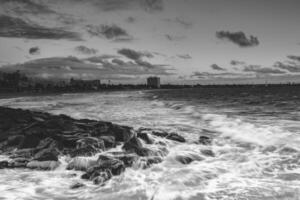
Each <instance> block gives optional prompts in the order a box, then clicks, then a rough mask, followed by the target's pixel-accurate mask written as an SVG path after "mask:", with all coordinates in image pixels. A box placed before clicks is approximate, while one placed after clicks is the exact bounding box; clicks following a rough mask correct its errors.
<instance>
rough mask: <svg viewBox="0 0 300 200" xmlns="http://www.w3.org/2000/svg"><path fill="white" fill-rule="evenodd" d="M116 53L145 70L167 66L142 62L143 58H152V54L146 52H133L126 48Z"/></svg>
mask: <svg viewBox="0 0 300 200" xmlns="http://www.w3.org/2000/svg"><path fill="white" fill-rule="evenodd" d="M118 53H119V54H120V55H123V56H125V57H127V58H129V59H131V60H133V61H134V62H135V63H136V64H137V65H140V66H143V67H145V69H154V68H156V67H164V66H168V65H154V64H151V63H149V62H147V61H144V60H143V58H145V57H146V58H153V57H154V56H153V54H152V53H150V52H147V51H144V52H142V51H135V50H132V49H127V48H123V49H119V50H118Z"/></svg>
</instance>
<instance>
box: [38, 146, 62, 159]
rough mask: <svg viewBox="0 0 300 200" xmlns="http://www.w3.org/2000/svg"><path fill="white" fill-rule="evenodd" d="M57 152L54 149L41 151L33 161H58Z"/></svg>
mask: <svg viewBox="0 0 300 200" xmlns="http://www.w3.org/2000/svg"><path fill="white" fill-rule="evenodd" d="M58 155H59V152H58V150H57V149H56V148H48V149H42V150H40V151H39V152H37V153H36V154H35V155H34V160H37V161H47V160H52V161H58Z"/></svg>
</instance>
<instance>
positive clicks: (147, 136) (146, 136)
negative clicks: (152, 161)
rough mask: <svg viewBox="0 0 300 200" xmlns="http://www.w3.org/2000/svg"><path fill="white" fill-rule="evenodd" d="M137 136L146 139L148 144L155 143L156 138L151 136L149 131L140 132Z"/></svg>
mask: <svg viewBox="0 0 300 200" xmlns="http://www.w3.org/2000/svg"><path fill="white" fill-rule="evenodd" d="M137 137H138V138H141V139H142V140H144V141H145V143H146V144H153V143H154V139H153V138H151V137H150V136H149V135H148V134H147V133H144V132H138V133H137Z"/></svg>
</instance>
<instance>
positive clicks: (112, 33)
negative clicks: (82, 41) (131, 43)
mask: <svg viewBox="0 0 300 200" xmlns="http://www.w3.org/2000/svg"><path fill="white" fill-rule="evenodd" d="M86 28H87V32H88V33H89V34H90V35H91V36H98V37H105V38H107V39H110V40H113V39H114V40H126V41H128V40H132V39H133V38H132V36H130V35H129V34H128V33H127V31H126V30H124V29H123V28H121V27H119V26H117V25H115V24H113V25H100V26H94V25H87V26H86Z"/></svg>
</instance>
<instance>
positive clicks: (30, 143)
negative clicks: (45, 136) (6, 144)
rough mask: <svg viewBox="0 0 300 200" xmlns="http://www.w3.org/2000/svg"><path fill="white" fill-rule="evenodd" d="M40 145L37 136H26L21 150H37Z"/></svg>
mask: <svg viewBox="0 0 300 200" xmlns="http://www.w3.org/2000/svg"><path fill="white" fill-rule="evenodd" d="M39 143H40V138H39V137H38V136H37V135H35V134H27V135H24V138H23V140H22V141H21V143H20V146H19V148H20V149H26V148H35V147H36V146H37V145H38V144H39Z"/></svg>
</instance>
